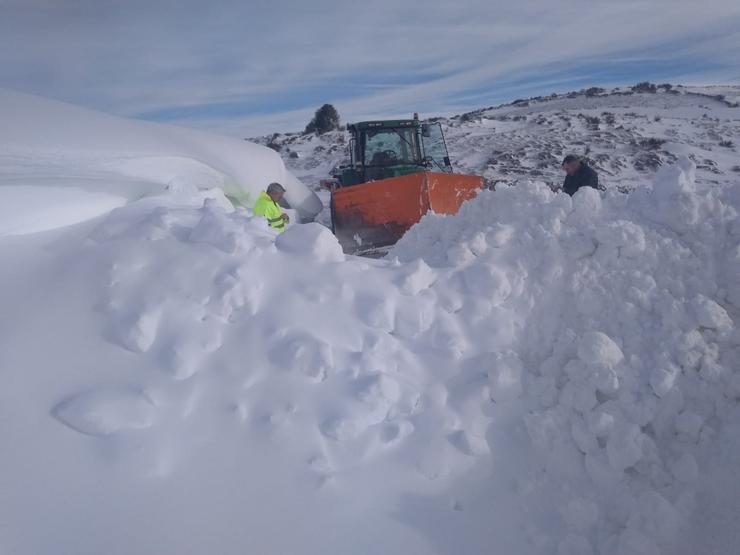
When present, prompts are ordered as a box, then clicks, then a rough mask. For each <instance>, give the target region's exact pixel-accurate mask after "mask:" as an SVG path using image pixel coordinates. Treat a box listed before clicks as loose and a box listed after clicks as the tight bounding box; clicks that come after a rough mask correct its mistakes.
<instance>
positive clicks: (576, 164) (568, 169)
mask: <svg viewBox="0 0 740 555" xmlns="http://www.w3.org/2000/svg"><path fill="white" fill-rule="evenodd" d="M580 168H581V159H580V158H578V156H576V155H575V154H568V156H566V157H565V158H563V170H565V173H567V174H568V175H573V174H575V173H576V172H577V171H578V170H579V169H580Z"/></svg>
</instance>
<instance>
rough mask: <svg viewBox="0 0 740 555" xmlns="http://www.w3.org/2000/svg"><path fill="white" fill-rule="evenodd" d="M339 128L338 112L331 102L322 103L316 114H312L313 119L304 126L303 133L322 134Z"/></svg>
mask: <svg viewBox="0 0 740 555" xmlns="http://www.w3.org/2000/svg"><path fill="white" fill-rule="evenodd" d="M339 128H340V127H339V112H337V109H336V108H335V107H334V106H332V105H331V104H324V105H323V106H322V107H321V108H319V109H318V110H316V114H314V117H313V119H312V120H311V121H310V122H309V123H308V125H307V126H306V129H305V131H304V133H306V134H308V133H316V134H317V135H323V134H324V133H327V132H329V131H334V130H336V129H339Z"/></svg>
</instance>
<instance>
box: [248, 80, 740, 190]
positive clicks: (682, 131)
mask: <svg viewBox="0 0 740 555" xmlns="http://www.w3.org/2000/svg"><path fill="white" fill-rule="evenodd" d="M639 90H640V89H637V92H636V91H633V90H632V88H630V87H625V88H617V89H609V90H603V89H591V90H589V92H588V93H587V92H586V91H585V90H584V91H580V92H572V93H568V94H560V95H552V96H546V97H537V98H534V99H522V100H520V101H516V102H515V103H511V104H506V105H502V106H498V107H491V108H482V109H480V110H475V111H473V112H470V113H467V114H462V115H460V116H455V117H451V118H439V119H440V121H441V122H442V125H443V128H444V130H445V134H446V138H447V143H448V148H449V150H450V157H451V159H452V163H453V166H454V167H455V170H456V171H459V172H466V173H471V174H475V175H483V176H485V177H486V180H487V181H488V182H489V183H490V184H491V185H494V184H498V183H502V184H509V183H515V182H518V181H526V180H531V179H537V180H540V181H544V182H546V183H548V184H550V185H553V186H556V185H560V184H562V182H563V177H564V174H563V172H562V171H561V169H560V162H561V161H562V159H563V156H565V155H566V154H568V153H576V154H581V155H585V156H587V157H588V158H589V159H590V160H591V162H592V165H593V166H594V167H595V168H596V169H597V170H598V171H599V173H600V179H601V182H602V183H603V184H604V185H605V186H606V187H607V188H622V189H631V188H634V187H636V186H640V185H641V184H644V183H649V182H651V180H652V177H653V175H654V174H655V171H656V170H657V169H658V168H659V167H660V166H662V165H665V164H670V163H673V162H675V161H676V160H677V159H678V157H680V156H689V157H690V158H691V159H692V160H693V161H694V163H696V165H697V166H698V171H697V175H698V176H699V179H700V180H702V181H706V182H712V183H724V182H728V181H729V182H734V181H736V180H737V178H738V176H740V160H739V159H738V158H739V157H738V149H739V148H740V86H724V87H720V86H716V87H683V86H675V87H670V89H668V88H667V87H665V86H663V87H656V92H654V93H648V92H639ZM432 115H433V114H422V116H427V117H430V116H432ZM409 117H411V114H409ZM347 139H348V134H347V133H345V132H332V133H327V134H326V135H323V136H316V135H302V134H297V133H295V134H279V135H270V136H266V137H260V138H257V139H256V140H257V142H260V143H262V144H271V145H273V147H274V148H276V149H278V150H279V152H280V154H281V155H282V156H283V159H284V160H285V163H286V165H287V166H288V167H289V168H290V169H291V171H293V172H294V173H295V174H296V175H297V176H298V177H299V178H300V179H301V180H302V181H303V182H304V183H306V184H307V185H309V186H311V187H316V188H318V184H319V181H320V180H321V179H323V178H326V177H327V176H328V174H329V171H330V170H331V168H332V167H333V166H334V165H336V164H338V163H340V162H342V161H343V160H344V159H345V158H346V144H347Z"/></svg>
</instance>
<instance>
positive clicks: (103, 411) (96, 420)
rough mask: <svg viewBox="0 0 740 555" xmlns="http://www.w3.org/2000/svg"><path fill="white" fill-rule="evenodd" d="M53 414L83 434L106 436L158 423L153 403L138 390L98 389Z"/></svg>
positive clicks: (58, 407)
mask: <svg viewBox="0 0 740 555" xmlns="http://www.w3.org/2000/svg"><path fill="white" fill-rule="evenodd" d="M51 414H52V415H53V416H54V417H55V418H56V419H57V420H59V421H60V422H61V423H62V424H65V425H66V426H68V427H70V428H72V429H73V430H76V431H78V432H80V433H83V434H88V435H92V436H105V435H109V434H113V433H116V432H121V431H126V430H140V429H145V428H149V427H150V426H151V425H152V424H153V423H154V420H155V416H156V409H155V407H154V405H153V404H152V401H151V400H150V399H149V398H148V397H147V396H146V395H145V394H144V393H143V392H141V391H139V390H136V389H127V388H117V389H98V390H92V391H87V392H84V393H79V394H77V395H73V396H71V397H68V398H67V399H65V400H64V401H62V402H61V403H59V404H58V405H56V406H55V407H54V408H53V409H52V411H51Z"/></svg>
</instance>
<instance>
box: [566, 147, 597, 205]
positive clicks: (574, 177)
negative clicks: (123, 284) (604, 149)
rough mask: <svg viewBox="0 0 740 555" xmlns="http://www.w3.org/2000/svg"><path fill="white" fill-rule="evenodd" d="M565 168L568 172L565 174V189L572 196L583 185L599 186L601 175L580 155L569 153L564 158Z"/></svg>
mask: <svg viewBox="0 0 740 555" xmlns="http://www.w3.org/2000/svg"><path fill="white" fill-rule="evenodd" d="M563 169H564V170H565V173H567V174H568V175H566V176H565V182H564V183H563V191H565V192H566V193H568V194H569V195H570V196H573V195H574V194H575V192H576V191H577V190H578V189H580V188H581V187H593V188H594V189H598V188H599V176H598V175H597V174H596V172H595V171H594V170H593V169H591V168H590V167H589V166H588V164H586V162H584V161H583V160H581V159H580V158H578V156H575V155H573V154H568V156H566V157H565V158H564V159H563Z"/></svg>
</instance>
